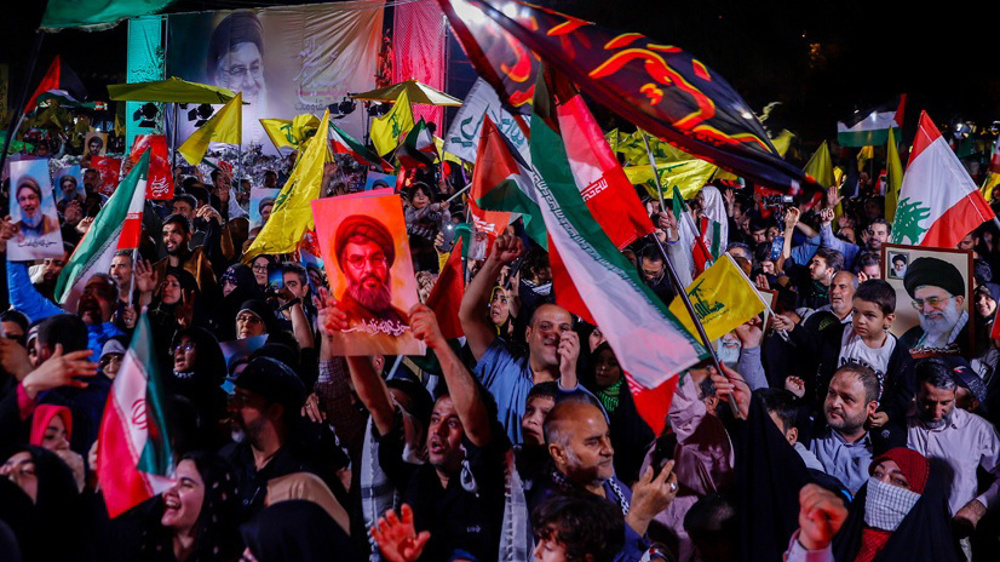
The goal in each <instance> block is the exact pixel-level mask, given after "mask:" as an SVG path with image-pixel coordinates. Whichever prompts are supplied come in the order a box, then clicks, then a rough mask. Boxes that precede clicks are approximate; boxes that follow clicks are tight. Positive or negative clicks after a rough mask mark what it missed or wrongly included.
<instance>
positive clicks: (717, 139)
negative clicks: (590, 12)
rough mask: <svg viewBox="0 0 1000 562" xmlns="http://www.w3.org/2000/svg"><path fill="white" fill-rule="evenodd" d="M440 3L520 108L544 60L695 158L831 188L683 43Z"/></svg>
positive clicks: (516, 6)
mask: <svg viewBox="0 0 1000 562" xmlns="http://www.w3.org/2000/svg"><path fill="white" fill-rule="evenodd" d="M438 3H439V4H440V5H441V7H442V9H443V10H444V12H445V14H446V15H447V16H448V21H449V22H450V23H451V26H452V29H453V30H454V31H455V34H456V35H457V36H458V38H459V40H460V41H461V43H462V46H463V48H464V49H465V52H466V53H467V54H468V55H469V58H470V60H471V61H472V63H473V66H475V68H476V70H477V71H478V72H479V73H480V75H482V76H483V78H484V79H486V81H487V82H489V83H490V84H491V85H492V86H493V87H494V89H496V90H497V93H498V94H499V95H500V97H501V99H502V100H503V101H504V102H505V103H507V104H509V105H510V106H511V107H512V108H513V109H515V110H517V111H518V112H519V113H526V112H527V109H529V108H530V99H531V97H533V87H534V76H535V73H536V72H537V70H538V64H539V60H544V61H545V62H546V64H550V65H551V66H553V67H555V68H557V69H559V70H560V71H561V72H562V73H564V74H565V75H566V76H568V77H569V78H570V79H571V80H573V81H574V82H576V84H577V85H578V86H579V87H580V89H581V90H582V91H584V92H586V93H587V94H588V95H589V96H590V97H591V98H593V99H594V100H595V101H597V102H598V103H601V104H602V105H604V106H605V107H607V108H609V109H611V110H612V111H614V112H615V113H617V114H618V115H620V116H622V117H624V118H626V119H628V120H629V121H631V122H633V123H635V124H636V125H637V126H639V127H641V128H642V129H645V130H646V131H649V132H650V133H652V134H654V135H656V136H658V137H660V138H662V139H663V140H665V141H667V142H669V143H670V144H673V145H674V146H677V147H678V148H681V149H682V150H684V151H686V152H689V153H690V154H693V155H695V156H697V157H699V158H702V159H704V160H707V161H709V162H711V163H713V164H716V165H718V166H720V167H722V168H725V169H726V170H729V171H731V172H733V173H734V174H737V175H739V176H742V177H744V178H746V179H749V180H751V181H754V182H756V183H762V184H765V185H768V186H770V187H772V188H777V189H780V190H782V191H784V192H791V193H796V192H798V191H799V190H800V189H802V188H808V189H821V188H820V186H819V185H818V184H815V182H812V181H810V180H807V179H806V178H805V176H804V175H803V173H802V171H801V170H799V169H798V168H796V167H794V166H792V165H791V164H788V163H787V162H785V161H784V160H782V159H781V156H780V155H779V154H778V151H777V150H775V148H774V146H773V145H772V144H771V141H770V140H769V139H768V137H767V133H766V132H765V131H764V128H763V126H761V124H760V122H759V121H758V120H757V117H756V116H755V115H754V113H753V111H751V110H750V107H749V106H748V105H747V104H746V102H745V101H743V98H741V97H740V95H739V94H738V93H736V91H735V90H734V89H733V88H732V87H731V86H730V85H729V83H728V82H726V80H725V79H724V78H722V76H720V75H719V74H717V73H715V72H713V71H712V70H711V69H710V68H708V67H707V66H706V65H705V64H704V63H702V62H701V61H699V60H698V59H696V58H694V57H692V56H691V55H689V54H688V53H686V52H684V51H683V50H681V49H680V48H678V47H676V46H674V45H668V44H662V43H658V42H655V41H652V40H650V39H649V38H648V37H646V36H644V35H642V34H640V33H621V32H618V31H614V30H610V29H607V28H604V27H601V26H598V25H595V24H593V23H591V22H588V21H585V20H582V19H578V18H574V17H572V16H568V15H566V14H561V13H559V12H555V11H552V10H548V9H545V8H540V7H537V6H532V5H530V4H525V3H522V2H517V1H515V0H503V2H502V3H497V2H487V1H486V0H438ZM496 6H502V7H499V8H498V7H496Z"/></svg>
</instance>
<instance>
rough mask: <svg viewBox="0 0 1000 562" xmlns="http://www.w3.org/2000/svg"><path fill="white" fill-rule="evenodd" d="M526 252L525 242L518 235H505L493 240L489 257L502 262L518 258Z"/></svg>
mask: <svg viewBox="0 0 1000 562" xmlns="http://www.w3.org/2000/svg"><path fill="white" fill-rule="evenodd" d="M523 253H524V242H522V241H521V239H520V238H518V237H517V236H508V235H504V236H501V237H500V238H497V239H496V240H494V241H493V249H492V251H491V252H490V257H489V259H491V260H494V261H498V262H500V263H507V262H511V261H514V260H516V259H517V258H519V257H521V254H523Z"/></svg>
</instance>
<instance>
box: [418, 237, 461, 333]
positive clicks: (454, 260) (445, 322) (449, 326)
mask: <svg viewBox="0 0 1000 562" xmlns="http://www.w3.org/2000/svg"><path fill="white" fill-rule="evenodd" d="M464 296H465V275H463V274H462V238H461V237H457V238H456V240H455V247H454V248H452V249H451V254H449V255H448V260H447V261H445V263H444V267H443V268H442V269H441V273H439V274H438V278H437V282H436V283H434V287H433V288H432V289H431V294H429V295H427V302H426V304H427V306H428V307H429V308H430V309H431V310H433V311H434V315H435V316H437V320H438V325H439V326H441V334H442V335H444V337H445V339H449V340H452V339H457V338H460V337H462V336H464V335H465V332H463V331H462V323H461V322H459V321H458V306H459V304H460V303H461V302H462V297H464Z"/></svg>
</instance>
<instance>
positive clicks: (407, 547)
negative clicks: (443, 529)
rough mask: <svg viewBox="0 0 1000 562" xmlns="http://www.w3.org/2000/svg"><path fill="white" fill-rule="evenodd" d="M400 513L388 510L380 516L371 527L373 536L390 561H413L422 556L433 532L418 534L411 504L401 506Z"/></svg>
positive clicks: (383, 554)
mask: <svg viewBox="0 0 1000 562" xmlns="http://www.w3.org/2000/svg"><path fill="white" fill-rule="evenodd" d="M399 514H400V516H399V517H397V516H396V512H395V511H393V510H391V509H390V510H389V511H386V512H385V517H379V520H378V522H377V523H376V524H375V525H374V526H373V527H372V528H371V533H372V537H374V538H375V543H376V544H378V548H379V550H381V551H382V556H385V558H386V560H388V561H389V562H413V561H414V560H416V559H417V558H420V554H421V553H422V552H423V551H424V545H426V544H427V540H428V539H430V538H431V534H430V532H428V531H421V533H420V534H417V531H416V529H415V528H414V526H413V510H412V509H410V506H409V504H405V503H404V504H403V505H402V506H400V508H399Z"/></svg>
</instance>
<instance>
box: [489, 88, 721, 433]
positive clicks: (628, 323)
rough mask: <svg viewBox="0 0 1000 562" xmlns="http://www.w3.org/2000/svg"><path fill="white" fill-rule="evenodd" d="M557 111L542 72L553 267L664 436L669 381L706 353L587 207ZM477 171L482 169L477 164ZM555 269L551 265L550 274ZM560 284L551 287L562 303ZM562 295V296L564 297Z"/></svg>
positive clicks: (540, 108) (544, 194)
mask: <svg viewBox="0 0 1000 562" xmlns="http://www.w3.org/2000/svg"><path fill="white" fill-rule="evenodd" d="M558 131H559V130H558V116H557V109H556V107H555V106H554V104H553V103H552V98H551V97H550V95H549V93H548V86H547V84H546V81H545V79H544V75H543V74H542V73H540V77H539V80H538V82H537V84H536V87H535V101H534V107H533V114H532V118H531V138H530V146H531V157H532V162H533V164H534V167H535V170H536V171H537V172H538V173H539V174H540V177H539V178H538V181H536V183H535V187H536V189H537V192H536V194H535V200H537V201H538V205H539V211H540V213H541V215H542V216H543V218H544V221H545V226H546V229H547V230H548V235H549V252H550V256H555V257H554V258H553V263H554V264H555V263H558V264H559V267H560V268H564V269H565V271H566V273H568V277H569V278H570V280H571V281H572V285H573V289H572V292H573V293H574V295H576V296H578V297H579V298H580V299H581V302H582V304H583V305H584V309H583V310H581V309H580V307H579V306H576V305H573V304H571V305H570V311H571V312H574V313H576V314H580V315H586V316H587V317H589V318H590V319H591V320H593V321H594V323H596V324H597V325H598V326H600V328H601V331H602V332H604V333H605V334H606V335H607V338H608V343H609V344H610V345H611V348H612V349H613V350H614V351H615V355H616V356H617V357H618V361H619V362H620V364H621V366H622V370H624V371H625V372H626V377H627V380H628V383H629V388H630V390H631V391H632V395H633V397H634V399H635V402H636V407H637V409H638V410H639V414H640V415H641V416H642V418H643V419H644V420H645V421H646V423H647V424H649V425H650V427H651V428H652V429H653V430H654V432H659V431H660V430H662V429H663V425H664V420H665V417H666V413H667V411H668V410H669V409H670V399H671V397H672V394H673V388H674V386H675V385H676V380H675V377H676V375H677V374H678V373H680V372H681V371H683V370H685V369H687V368H689V367H691V366H692V365H694V364H695V363H697V362H698V361H699V360H700V356H701V355H702V354H703V352H704V348H703V347H702V346H701V345H700V344H699V343H698V342H697V341H696V340H695V339H694V337H692V335H691V334H690V333H689V332H688V331H687V330H686V329H685V328H684V327H683V325H682V324H681V323H680V322H679V321H678V320H677V318H676V317H675V316H674V315H673V314H671V313H670V311H669V310H668V309H667V308H666V306H665V305H664V304H663V303H662V302H660V300H659V299H658V298H657V297H656V295H655V294H654V293H653V292H652V291H651V290H650V289H649V288H648V287H646V285H645V284H644V283H643V282H642V281H641V280H640V279H639V277H638V273H637V271H636V269H635V268H634V267H633V266H632V264H631V263H629V262H628V260H627V259H626V258H625V256H624V255H622V253H621V252H620V251H619V250H618V248H617V247H616V246H615V244H614V242H613V241H612V240H611V238H609V237H608V234H607V233H606V232H605V230H604V229H603V228H602V227H601V225H599V224H598V223H597V221H596V220H595V219H594V217H593V215H592V214H591V213H590V211H589V210H588V208H587V205H586V203H585V202H584V201H583V197H582V196H581V194H580V192H581V190H580V188H579V186H578V185H577V183H576V181H577V180H576V178H575V176H574V173H573V168H572V164H571V162H570V159H569V156H568V154H567V151H566V149H565V144H564V140H563V138H562V137H561V136H560V133H559V132H558ZM480 164H481V163H480ZM556 269H557V268H556V265H553V270H554V274H555V270H556ZM560 290H562V289H561V288H560V286H559V285H557V286H556V287H555V291H556V297H557V302H560V301H559V299H560V297H559V291H560ZM564 292H565V291H564Z"/></svg>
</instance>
